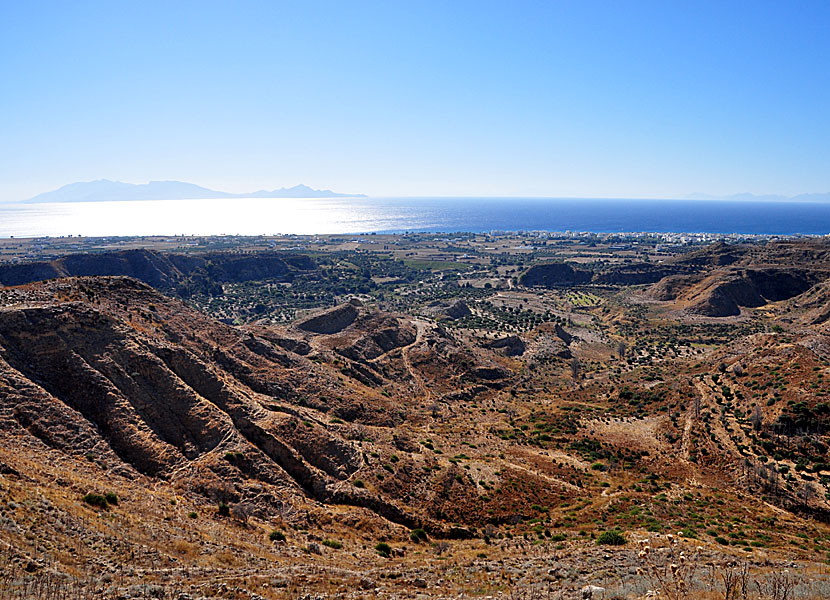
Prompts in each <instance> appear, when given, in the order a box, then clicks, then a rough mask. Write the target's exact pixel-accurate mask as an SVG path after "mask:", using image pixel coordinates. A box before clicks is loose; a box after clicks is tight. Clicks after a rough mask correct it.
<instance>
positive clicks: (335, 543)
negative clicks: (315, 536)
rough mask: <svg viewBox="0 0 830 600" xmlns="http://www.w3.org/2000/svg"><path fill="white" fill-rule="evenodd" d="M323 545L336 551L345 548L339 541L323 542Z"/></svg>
mask: <svg viewBox="0 0 830 600" xmlns="http://www.w3.org/2000/svg"><path fill="white" fill-rule="evenodd" d="M323 545H324V546H328V547H329V548H334V549H335V550H340V548H342V547H343V544H341V543H340V542H338V541H337V540H323Z"/></svg>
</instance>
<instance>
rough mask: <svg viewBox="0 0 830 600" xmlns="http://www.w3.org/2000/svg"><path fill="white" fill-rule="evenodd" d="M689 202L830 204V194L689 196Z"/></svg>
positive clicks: (687, 197)
mask: <svg viewBox="0 0 830 600" xmlns="http://www.w3.org/2000/svg"><path fill="white" fill-rule="evenodd" d="M686 199H687V200H722V201H732V202H744V201H748V202H830V193H816V194H798V195H797V196H782V195H780V194H760V195H759V194H750V193H743V194H731V195H729V196H713V195H712V194H689V195H688V196H686Z"/></svg>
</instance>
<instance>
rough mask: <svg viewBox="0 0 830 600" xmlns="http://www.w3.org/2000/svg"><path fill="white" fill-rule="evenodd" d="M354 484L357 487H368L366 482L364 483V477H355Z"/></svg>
mask: <svg viewBox="0 0 830 600" xmlns="http://www.w3.org/2000/svg"><path fill="white" fill-rule="evenodd" d="M354 486H355V487H356V488H364V487H366V484H365V483H363V480H362V479H355V480H354Z"/></svg>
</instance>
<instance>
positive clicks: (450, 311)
mask: <svg viewBox="0 0 830 600" xmlns="http://www.w3.org/2000/svg"><path fill="white" fill-rule="evenodd" d="M471 314H473V311H471V310H470V307H469V306H467V303H466V302H464V301H463V300H459V301H458V302H456V303H455V304H453V305H452V306H450V307H448V308H447V309H446V310H445V311H444V316H446V317H447V318H448V319H452V320H456V319H463V318H464V317H469V316H470V315H471Z"/></svg>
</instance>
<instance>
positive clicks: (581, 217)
mask: <svg viewBox="0 0 830 600" xmlns="http://www.w3.org/2000/svg"><path fill="white" fill-rule="evenodd" d="M494 229H495V230H522V229H524V230H545V231H566V230H575V231H595V232H615V231H652V232H705V233H747V234H796V233H802V234H827V233H830V203H822V202H748V201H744V202H734V201H729V202H727V201H704V200H619V199H614V200H608V199H572V198H336V199H316V198H314V199H307V198H303V199H292V198H250V199H247V198H246V199H220V200H154V201H142V202H86V203H62V204H0V237H9V236H15V237H36V236H61V235H70V234H71V235H83V236H140V235H174V234H187V235H221V234H226V235H260V234H269V235H270V234H280V233H282V234H285V233H297V234H313V233H320V234H327V233H362V232H372V231H375V232H402V231H436V232H453V231H474V232H478V231H490V230H494Z"/></svg>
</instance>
